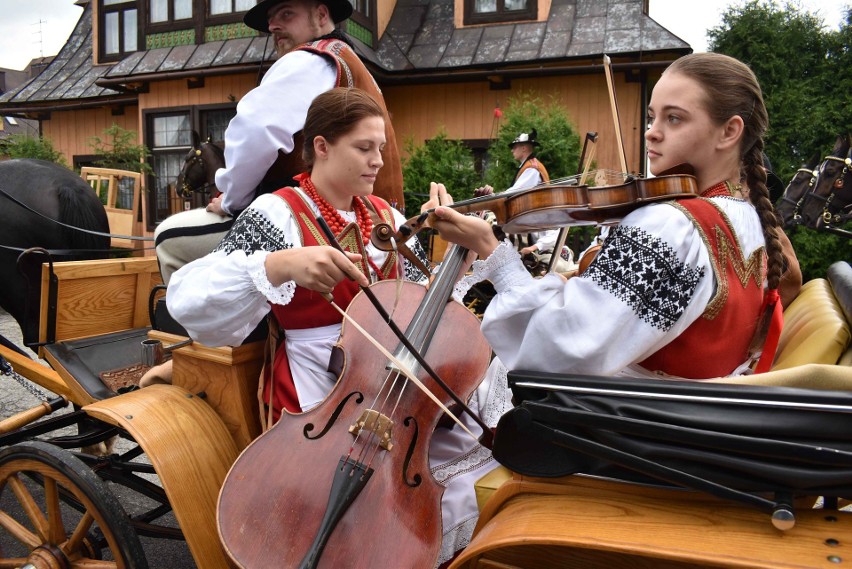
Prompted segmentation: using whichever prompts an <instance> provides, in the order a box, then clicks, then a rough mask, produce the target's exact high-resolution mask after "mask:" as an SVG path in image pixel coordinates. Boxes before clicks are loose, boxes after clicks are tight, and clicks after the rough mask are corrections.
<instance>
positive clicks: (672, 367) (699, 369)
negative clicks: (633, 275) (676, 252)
mask: <svg viewBox="0 0 852 569" xmlns="http://www.w3.org/2000/svg"><path fill="white" fill-rule="evenodd" d="M675 207H678V208H679V209H680V210H681V211H683V213H684V214H685V215H686V216H687V217H688V218H689V219H690V220H691V221H692V223H693V225H694V226H695V227H696V229H698V231H699V233H700V234H701V237H702V239H703V240H704V243H705V244H706V245H707V248H708V250H709V253H710V262H711V265H712V266H713V274H714V277H715V279H716V291H715V293H714V295H713V298H711V299H710V302H709V303H708V305H707V308H706V309H705V311H704V313H703V314H702V315H701V317H699V318H698V320H696V321H695V322H693V323H692V325H690V326H689V327H688V328H687V329H686V330H684V332H683V333H682V334H681V335H680V336H678V337H677V338H676V339H675V340H673V341H672V342H671V343H670V344H668V345H667V346H665V347H663V348H662V349H661V350H659V351H657V352H656V353H655V354H653V355H652V356H651V357H649V358H648V359H646V360H645V361H642V362H640V363H639V365H641V366H642V367H644V368H645V369H648V370H650V371H661V372H663V373H666V374H669V375H675V376H680V377H686V378H692V379H707V378H711V377H722V376H725V375H728V374H730V373H731V372H732V371H734V370H735V369H736V368H737V366H739V365H740V364H742V363H743V362H745V361H746V360H747V359H748V357H749V353H748V347H749V344H750V343H751V340H752V338H753V336H754V333H755V329H756V328H757V323H758V320H759V318H760V311H761V307H762V305H763V280H764V277H765V275H766V256H765V254H764V249H763V248H759V249H758V250H757V251H755V252H754V253H753V254H752V255H751V256H750V257H749V258H748V259H744V258H743V253H742V249H741V248H740V245H739V242H738V241H737V238H736V237H735V235H734V232H733V230H732V229H731V227H730V224H729V222H728V219H727V218H726V217H725V215H724V214H723V213H722V212H721V211H720V210H719V209H718V208H717V207H716V206H715V205H714V204H713V203H712V202H711V201H710V200H706V199H703V198H694V199H689V200H677V201H676V206H675Z"/></svg>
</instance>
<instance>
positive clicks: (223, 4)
mask: <svg viewBox="0 0 852 569" xmlns="http://www.w3.org/2000/svg"><path fill="white" fill-rule="evenodd" d="M255 4H257V1H256V0H210V15H212V16H217V15H219V14H233V13H234V12H247V11H248V10H251V9H252V8H254V5H255Z"/></svg>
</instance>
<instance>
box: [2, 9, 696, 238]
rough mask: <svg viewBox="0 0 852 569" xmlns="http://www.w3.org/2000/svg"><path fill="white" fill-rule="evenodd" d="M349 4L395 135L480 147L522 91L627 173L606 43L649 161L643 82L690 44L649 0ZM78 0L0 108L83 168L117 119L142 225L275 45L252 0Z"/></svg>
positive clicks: (631, 151)
mask: <svg viewBox="0 0 852 569" xmlns="http://www.w3.org/2000/svg"><path fill="white" fill-rule="evenodd" d="M68 1H69V2H70V1H72V0H68ZM352 2H353V4H354V5H355V13H354V14H353V17H352V18H350V19H349V20H348V21H346V22H344V23H343V24H341V26H342V29H343V30H344V31H345V32H346V33H347V34H348V35H349V36H350V37H351V38H352V41H353V43H354V44H355V47H356V51H358V53H359V55H361V57H362V59H363V60H364V61H365V62H366V64H367V66H368V68H369V69H370V70H371V71H372V72H373V74H374V75H375V77H376V79H377V81H378V83H379V85H380V86H381V87H382V90H383V92H384V94H385V98H386V101H387V104H388V108H389V110H390V112H391V115H392V117H393V121H394V127H395V129H396V132H397V135H398V137H399V140H400V144H402V141H404V140H407V139H408V138H409V137H410V138H411V139H412V140H414V141H421V140H426V139H428V138H431V137H433V136H434V135H435V134H436V133H437V132H438V131H439V130H440V129H442V128H443V129H445V130H446V132H447V134H448V136H449V137H450V138H454V139H460V140H464V141H465V142H466V143H467V144H468V145H469V146H470V147H472V148H474V149H476V150H477V151H480V152H482V151H485V149H487V147H488V143H489V138H490V137H491V136H493V127H494V124H493V122H494V109H495V107H496V106H498V105H500V104H503V105H505V104H506V102H507V101H508V100H509V99H510V98H511V97H512V96H513V95H517V94H518V93H520V92H522V91H529V92H534V93H535V94H536V95H538V96H540V97H541V98H542V99H543V100H549V99H550V98H551V96H552V97H555V100H557V101H559V102H561V104H564V106H565V108H566V110H567V111H568V113H569V115H570V116H571V117H572V119H573V120H574V121H575V123H576V127H577V131H578V132H579V133H583V134H584V133H586V132H589V131H596V132H598V133H599V135H600V139H599V140H600V142H599V143H598V150H597V160H598V164H599V165H600V166H601V167H606V168H614V169H620V166H619V160H618V154H619V150H618V146H617V143H616V137H615V130H614V127H613V120H612V112H611V107H610V103H609V97H608V95H607V85H606V79H605V75H604V72H603V66H602V58H603V55H604V54H608V55H609V56H610V57H611V59H612V62H613V66H612V69H613V72H614V86H615V91H616V93H617V99H618V103H619V115H620V121H621V129H622V132H623V134H624V149H625V152H626V156H627V166H628V169H629V170H630V171H632V172H640V173H642V172H643V169H644V160H643V159H642V157H643V156H644V147H643V137H642V133H643V131H644V124H645V109H646V107H647V99H648V97H649V93H650V87H651V86H652V85H653V82H654V81H655V80H656V78H658V77H659V75H660V73H661V72H662V70H663V69H664V68H665V67H666V66H667V65H668V64H669V63H670V62H671V61H673V60H674V59H676V58H677V57H679V56H681V55H684V54H686V53H690V52H691V49H690V47H689V45H688V44H686V43H685V42H684V41H682V40H681V39H679V38H678V37H676V36H674V35H673V34H672V33H671V32H669V31H667V30H666V29H664V28H662V27H661V26H660V25H659V24H657V23H656V22H655V21H654V20H653V19H651V18H650V17H649V16H648V2H649V0H352ZM76 4H77V5H79V6H81V8H82V14H81V17H80V20H79V22H78V23H77V26H76V28H75V29H74V31H73V33H72V34H71V36H70V37H69V38H68V41H67V43H66V44H65V46H64V47H63V48H62V50H61V51H60V53H59V54H58V55H57V56H56V57H55V58H54V60H53V61H52V62H51V63H50V65H48V67H47V68H46V69H45V70H44V71H43V72H42V73H41V74H39V75H38V76H37V77H35V78H34V79H33V80H32V81H30V82H28V83H26V84H25V85H23V86H21V87H20V88H18V89H14V90H11V91H9V92H8V93H6V94H5V95H3V96H2V97H0V114H4V115H8V116H18V117H22V118H34V119H39V120H40V121H41V125H42V126H41V128H42V132H43V135H44V136H45V137H46V138H49V139H50V140H51V141H52V142H53V144H54V146H55V147H56V148H57V149H59V150H60V151H61V152H62V153H63V154H64V155H65V157H66V159H67V160H68V162H69V164H73V165H74V166H77V167H80V166H83V165H88V164H91V162H92V161H93V160H94V158H95V157H94V156H92V152H93V151H92V148H91V146H90V144H89V143H90V140H91V138H92V137H93V136H102V135H103V131H104V129H106V128H108V127H110V126H111V125H112V124H113V123H115V124H117V125H119V126H120V127H122V128H125V129H129V130H134V131H137V132H138V133H139V142H140V143H144V144H145V145H146V146H147V147H148V148H150V149H151V150H152V152H153V155H152V157H151V163H152V166H153V168H154V171H155V173H156V174H155V175H153V176H149V177H148V179H147V180H146V183H145V185H146V187H147V191H146V192H145V199H147V200H148V201H147V208H145V209H147V211H148V212H149V215H148V219H147V231H149V232H150V231H152V230H153V228H154V226H155V224H156V223H157V222H159V221H160V220H162V219H164V218H165V217H166V216H168V215H170V214H171V213H173V212H174V211H175V210H176V209H177V208H178V207H180V204H179V203H178V200H176V199H174V192H173V190H172V187H171V186H170V185H173V184H174V180H175V177H176V176H177V173H178V171H179V169H180V166H181V162H182V159H183V155H184V154H185V152H186V150H187V149H188V148H189V144H190V132H191V131H192V130H193V129H194V130H197V131H198V132H200V134H201V136H202V137H203V138H206V137H208V136H209V137H211V138H212V139H213V140H221V139H222V137H223V132H224V130H225V128H226V126H227V124H228V121H229V120H230V118H231V117H232V116H233V114H234V113H235V107H236V104H237V102H238V101H239V100H240V98H241V97H242V96H243V95H244V94H245V93H246V92H247V91H249V90H250V89H251V88H252V87H254V86H255V85H256V84H257V83H258V81H259V79H260V77H261V76H262V73H263V72H264V71H265V69H267V68H268V67H269V65H271V61H272V56H273V53H274V51H273V48H272V45H271V44H270V42H268V41H267V37H266V36H265V35H264V34H258V33H256V32H255V31H254V30H252V29H250V28H248V27H246V26H245V25H244V24H243V23H242V16H243V14H244V13H245V11H246V10H248V9H249V8H251V6H253V5H254V4H255V0H204V1H202V0H77V2H76ZM557 174H558V173H557Z"/></svg>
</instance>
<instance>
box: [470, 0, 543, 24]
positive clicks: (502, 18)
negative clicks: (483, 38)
mask: <svg viewBox="0 0 852 569" xmlns="http://www.w3.org/2000/svg"><path fill="white" fill-rule="evenodd" d="M537 15H538V0H464V23H465V24H491V23H496V22H514V21H519V20H534V19H535V18H536V17H537Z"/></svg>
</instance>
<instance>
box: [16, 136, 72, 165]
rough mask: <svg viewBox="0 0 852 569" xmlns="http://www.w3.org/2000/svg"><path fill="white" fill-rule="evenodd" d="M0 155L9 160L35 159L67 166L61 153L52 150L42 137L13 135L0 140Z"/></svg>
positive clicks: (46, 140)
mask: <svg viewBox="0 0 852 569" xmlns="http://www.w3.org/2000/svg"><path fill="white" fill-rule="evenodd" d="M0 155H4V156H8V157H9V158H36V159H39V160H47V161H48V162H56V163H57V164H62V165H63V166H67V165H68V164H67V163H66V162H65V158H64V157H63V156H62V153H61V152H59V151H58V150H56V149H55V148H53V143H51V142H50V140H48V139H46V138H42V137H38V138H34V137H32V136H27V135H26V134H13V135H11V136H10V137H8V138H6V139H4V140H0Z"/></svg>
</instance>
